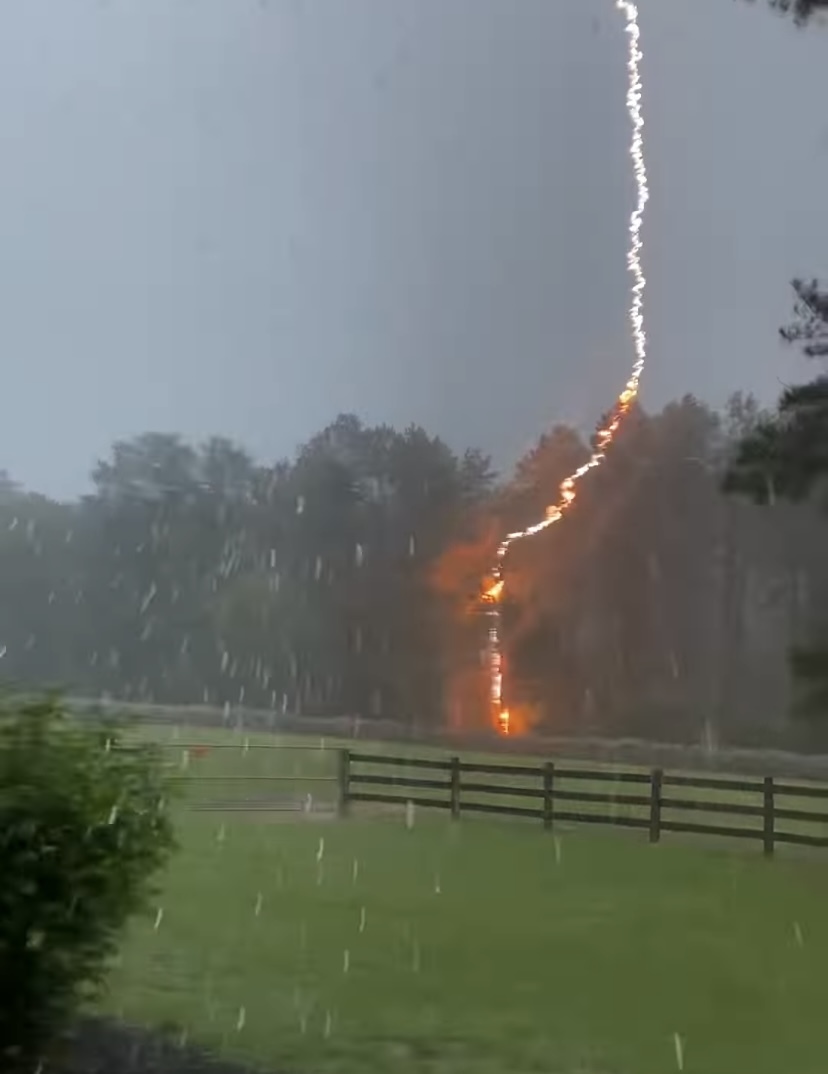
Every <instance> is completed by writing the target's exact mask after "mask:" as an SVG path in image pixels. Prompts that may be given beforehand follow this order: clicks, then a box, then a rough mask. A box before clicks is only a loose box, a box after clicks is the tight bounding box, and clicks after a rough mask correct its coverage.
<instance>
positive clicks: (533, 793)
mask: <svg viewBox="0 0 828 1074" xmlns="http://www.w3.org/2000/svg"><path fill="white" fill-rule="evenodd" d="M460 790H461V793H462V794H466V793H468V794H505V795H514V796H515V797H516V798H542V797H543V787H541V786H540V785H538V786H537V787H510V786H508V785H507V784H499V785H498V784H497V783H461V784H460ZM463 808H465V802H464V803H463Z"/></svg>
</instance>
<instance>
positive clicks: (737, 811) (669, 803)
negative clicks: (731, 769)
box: [661, 798, 778, 817]
mask: <svg viewBox="0 0 828 1074" xmlns="http://www.w3.org/2000/svg"><path fill="white" fill-rule="evenodd" d="M661 807H662V809H686V810H695V811H696V812H698V813H731V814H733V815H734V816H739V817H763V816H764V815H765V811H764V809H763V807H762V806H760V805H743V804H742V803H741V802H706V801H704V799H701V798H662V799H661ZM777 815H778V814H777Z"/></svg>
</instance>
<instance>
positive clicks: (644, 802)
mask: <svg viewBox="0 0 828 1074" xmlns="http://www.w3.org/2000/svg"><path fill="white" fill-rule="evenodd" d="M557 775H558V773H557V771H556V772H555V776H556V777H557ZM551 797H552V799H553V800H554V801H561V802H607V803H609V804H610V805H612V804H615V805H635V806H649V804H650V799H649V796H647V795H644V794H612V792H610V791H559V790H558V788H557V787H555V788H554V790H553V791H552V795H551Z"/></svg>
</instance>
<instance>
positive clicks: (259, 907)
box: [253, 891, 263, 917]
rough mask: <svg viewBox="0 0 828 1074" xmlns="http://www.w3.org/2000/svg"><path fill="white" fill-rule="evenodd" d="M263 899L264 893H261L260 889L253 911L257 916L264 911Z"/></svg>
mask: <svg viewBox="0 0 828 1074" xmlns="http://www.w3.org/2000/svg"><path fill="white" fill-rule="evenodd" d="M262 901H263V900H262V893H261V891H260V892H259V893H258V895H257V896H256V906H255V907H254V910H253V913H254V915H255V916H256V917H259V916H260V915H261V912H262Z"/></svg>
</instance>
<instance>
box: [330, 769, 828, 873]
mask: <svg viewBox="0 0 828 1074" xmlns="http://www.w3.org/2000/svg"><path fill="white" fill-rule="evenodd" d="M417 773H423V774H417ZM481 776H486V777H489V778H488V781H486V782H482V781H481V780H480V779H479V778H477V777H481ZM607 785H611V786H609V787H608V786H607ZM626 788H629V790H627V789H626ZM391 792H393V793H391ZM693 792H702V794H701V795H697V794H694V793H693ZM711 792H715V796H714V795H713V794H711ZM803 799H804V800H806V802H805V804H806V805H807V804H808V801H810V802H814V801H816V800H820V801H822V802H825V801H826V800H828V786H815V785H808V784H796V783H791V782H785V781H781V780H778V779H775V778H774V777H773V776H765V777H764V778H762V779H737V778H727V777H720V776H694V775H685V774H672V773H670V772H665V771H664V770H663V769H661V768H653V769H652V770H650V771H649V772H647V771H641V770H638V771H636V770H632V769H621V770H611V769H599V768H596V769H586V768H579V767H574V766H571V765H567V764H566V763H563V764H556V763H553V762H551V761H549V762H547V763H546V764H543V765H525V764H493V763H484V762H476V761H467V760H462V759H461V758H460V757H451V758H450V759H436V758H426V757H393V756H386V755H383V754H374V753H356V752H353V751H351V750H347V749H343V750H341V751H340V755H339V808H340V813H341V814H342V815H346V814H347V813H348V811H349V808H350V805H351V803H354V802H374V803H383V804H393V805H400V806H406V805H407V804H408V803H409V802H410V803H413V804H414V805H415V806H423V807H425V808H434V809H445V810H448V812H449V813H450V815H451V817H452V818H453V819H455V820H457V819H459V818H460V816H461V814H462V813H487V814H495V815H502V816H510V817H525V818H530V819H535V820H539V821H541V822H542V823H543V826H544V828H546V829H552V828H553V827H554V826H555V824H556V823H558V822H564V823H566V822H575V823H583V824H607V825H615V826H620V827H626V828H640V829H643V830H646V831H648V832H649V838H650V842H651V843H657V842H658V841H659V840H660V838H661V834H662V832H688V833H693V834H699V835H717V836H731V837H734V838H739V839H755V840H760V841H761V842H762V846H763V850H764V853H765V854H766V855H771V854H773V852H774V846H775V844H776V843H793V844H797V845H800V846H811V847H828V809H826V810H825V811H823V812H819V811H816V810H813V809H807V808H797V807H796V806H795V805H789V802H794V803H795V802H796V801H797V800H799V801H802V800H803ZM579 807H582V808H579ZM583 807H586V808H583ZM595 807H601V809H602V811H600V812H599V811H598V809H597V808H595ZM705 815H712V819H711V821H710V822H707V821H706V820H705V819H704V818H705ZM729 817H733V818H743V819H750V820H751V821H753V823H751V824H749V825H742V826H739V825H732V826H729V825H728V824H726V823H724V821H725V820H726V819H727V818H729ZM780 825H781V826H780Z"/></svg>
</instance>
